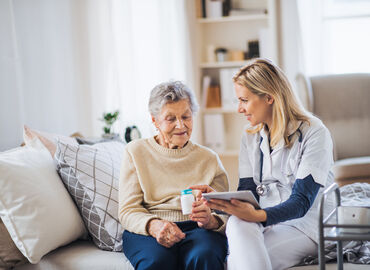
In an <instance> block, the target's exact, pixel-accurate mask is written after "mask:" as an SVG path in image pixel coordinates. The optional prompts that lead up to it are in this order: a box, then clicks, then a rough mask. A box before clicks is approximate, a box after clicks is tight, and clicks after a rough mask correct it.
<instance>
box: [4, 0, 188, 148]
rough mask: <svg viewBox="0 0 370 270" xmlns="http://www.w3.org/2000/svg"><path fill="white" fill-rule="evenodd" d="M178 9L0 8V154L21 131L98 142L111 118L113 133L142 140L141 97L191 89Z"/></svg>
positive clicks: (120, 5)
mask: <svg viewBox="0 0 370 270" xmlns="http://www.w3.org/2000/svg"><path fill="white" fill-rule="evenodd" d="M186 6H187V4H186V0H176V1H173V0H124V1H122V0H104V1H103V0H102V1H99V0H80V1H74V0H33V1H29V0H0V12H1V14H0V49H1V50H0V53H1V55H0V56H1V58H0V79H1V80H0V98H1V99H0V110H1V116H0V132H1V133H0V150H4V149H7V148H10V147H14V146H16V145H17V144H19V143H20V142H21V141H22V139H21V130H22V125H23V124H28V125H29V126H31V127H33V128H35V129H39V130H43V131H48V132H53V133H60V134H65V135H68V134H71V133H73V132H75V131H80V132H81V133H82V134H84V135H86V136H99V135H101V133H102V122H100V121H99V120H98V119H99V118H101V116H102V113H103V112H106V111H113V110H116V109H119V110H120V111H121V121H120V123H119V124H118V125H117V126H116V127H115V128H116V130H115V131H117V132H120V133H122V132H123V127H125V126H126V125H134V124H135V125H137V126H139V129H140V130H141V131H142V133H143V135H144V136H149V135H151V134H152V128H151V123H150V117H149V114H148V112H147V102H148V94H149V92H150V90H151V89H152V88H153V87H154V86H155V85H156V84H158V83H160V82H161V81H165V80H169V79H179V80H183V81H185V82H186V83H188V84H189V85H190V87H193V86H194V85H193V82H194V80H193V72H192V70H191V68H190V67H191V66H192V63H191V57H190V45H189V44H190V40H189V34H188V30H189V27H188V24H187V23H188V22H187V14H186V12H184V10H185V11H186V10H188V9H187V8H186Z"/></svg>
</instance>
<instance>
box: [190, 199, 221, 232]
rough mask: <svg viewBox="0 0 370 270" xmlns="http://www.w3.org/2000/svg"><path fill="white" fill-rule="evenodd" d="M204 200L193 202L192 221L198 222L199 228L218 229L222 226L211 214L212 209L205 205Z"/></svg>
mask: <svg viewBox="0 0 370 270" xmlns="http://www.w3.org/2000/svg"><path fill="white" fill-rule="evenodd" d="M205 202H206V200H205V199H204V198H202V199H200V200H197V201H195V202H193V209H192V211H191V214H190V216H189V217H190V219H191V220H192V221H196V222H197V223H198V226H199V227H202V228H205V229H208V230H212V229H217V228H218V227H219V226H220V224H219V222H218V220H217V218H216V217H215V216H213V215H212V214H211V209H210V208H209V207H208V206H207V205H206V204H205Z"/></svg>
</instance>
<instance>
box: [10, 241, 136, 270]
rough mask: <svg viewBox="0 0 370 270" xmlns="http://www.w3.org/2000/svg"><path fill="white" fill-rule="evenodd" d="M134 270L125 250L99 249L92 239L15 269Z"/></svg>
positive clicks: (58, 250)
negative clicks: (35, 262) (36, 262)
mask: <svg viewBox="0 0 370 270" xmlns="http://www.w3.org/2000/svg"><path fill="white" fill-rule="evenodd" d="M76 269H78V270H134V268H133V267H132V265H131V264H130V262H129V260H127V258H126V257H125V255H124V254H123V252H110V251H105V250H100V249H98V248H97V247H96V246H95V245H94V244H93V243H92V242H90V241H81V240H78V241H76V242H74V243H72V244H69V245H68V246H65V247H61V248H59V249H57V250H54V251H53V252H50V253H49V254H48V255H46V256H45V257H44V258H43V259H42V260H41V262H39V263H38V264H36V265H34V264H27V265H22V266H19V267H16V268H15V270H76Z"/></svg>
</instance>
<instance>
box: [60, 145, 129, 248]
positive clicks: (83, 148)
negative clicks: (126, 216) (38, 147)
mask: <svg viewBox="0 0 370 270" xmlns="http://www.w3.org/2000/svg"><path fill="white" fill-rule="evenodd" d="M123 149H124V144H123V143H120V142H104V143H98V144H95V145H79V146H78V145H77V146H76V145H69V144H65V143H63V142H61V141H59V142H58V144H57V150H56V153H55V160H56V163H57V169H58V172H59V175H60V176H61V178H62V180H63V182H64V184H65V186H66V187H67V189H68V192H69V194H70V195H71V196H72V198H73V199H74V201H75V203H76V204H77V207H78V209H79V211H80V213H81V216H82V218H83V220H84V222H85V225H86V227H87V229H88V231H89V234H90V235H91V237H92V239H93V241H94V243H95V245H96V246H97V247H99V248H100V249H103V250H109V251H121V250H122V232H123V228H122V226H121V224H120V222H119V220H118V181H119V170H120V166H121V157H122V153H123Z"/></svg>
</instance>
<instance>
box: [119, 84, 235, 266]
mask: <svg viewBox="0 0 370 270" xmlns="http://www.w3.org/2000/svg"><path fill="white" fill-rule="evenodd" d="M197 107H198V105H197V102H196V100H195V98H194V96H193V94H192V92H191V91H190V90H189V89H188V88H187V87H186V86H185V85H184V84H183V83H181V82H178V81H176V82H167V83H162V84H159V85H157V86H156V87H154V89H153V90H152V91H151V94H150V99H149V111H150V114H151V117H152V121H153V124H154V125H155V127H156V128H157V130H158V135H156V136H154V137H151V138H148V139H140V140H136V141H133V142H130V143H129V144H128V145H127V147H126V149H125V152H124V155H123V163H122V168H121V176H120V185H119V219H120V222H121V224H122V226H123V227H124V229H125V231H124V233H123V236H122V239H123V252H124V254H125V255H126V257H127V258H128V259H129V261H130V262H131V264H132V265H133V266H134V267H135V269H213V270H216V269H223V268H224V260H225V257H226V253H227V241H226V238H225V235H224V234H223V232H224V227H225V223H226V217H225V216H222V215H217V214H215V213H212V212H211V210H210V208H209V207H208V206H206V204H205V203H204V201H202V200H200V196H199V198H198V199H197V200H196V201H195V202H194V203H193V205H192V213H191V214H190V215H183V214H182V211H181V203H180V192H181V190H183V189H187V188H188V187H191V186H193V185H199V184H206V185H209V186H211V187H212V188H213V189H214V190H216V191H227V190H228V180H227V176H226V173H225V170H224V168H223V166H222V164H221V162H220V160H219V158H218V156H217V154H216V153H214V152H212V151H211V150H209V149H207V148H206V147H203V146H200V145H198V144H196V143H192V142H191V141H190V136H191V133H192V129H193V114H194V113H195V112H196V111H197Z"/></svg>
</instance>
